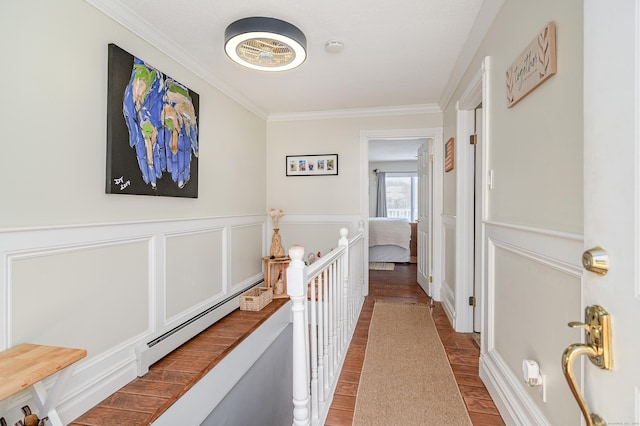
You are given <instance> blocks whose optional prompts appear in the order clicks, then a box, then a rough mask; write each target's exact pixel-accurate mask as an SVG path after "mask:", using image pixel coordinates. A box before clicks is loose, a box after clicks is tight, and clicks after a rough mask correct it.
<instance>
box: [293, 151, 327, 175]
mask: <svg viewBox="0 0 640 426" xmlns="http://www.w3.org/2000/svg"><path fill="white" fill-rule="evenodd" d="M285 167H286V175H287V176H336V175H337V174H338V154H318V155H315V154H314V155H287V157H286V164H285Z"/></svg>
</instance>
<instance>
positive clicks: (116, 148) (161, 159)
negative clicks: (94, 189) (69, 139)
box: [106, 44, 199, 198]
mask: <svg viewBox="0 0 640 426" xmlns="http://www.w3.org/2000/svg"><path fill="white" fill-rule="evenodd" d="M107 103H108V105H107V182H106V192H107V193H109V194H116V193H117V194H138V195H163V196H172V197H189V198H197V197H198V108H199V96H198V94H197V93H195V92H194V91H192V90H190V89H189V88H187V87H186V86H184V85H183V84H181V83H179V82H178V81H176V80H175V79H173V78H171V77H169V76H167V75H165V74H163V73H162V72H160V71H159V70H157V69H156V68H154V67H153V66H151V65H149V64H148V63H146V62H144V61H143V60H141V59H139V58H137V57H135V56H133V55H131V54H130V53H127V52H126V51H124V50H122V49H121V48H119V47H118V46H116V45H115V44H110V45H109V71H108V101H107Z"/></svg>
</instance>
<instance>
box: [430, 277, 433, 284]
mask: <svg viewBox="0 0 640 426" xmlns="http://www.w3.org/2000/svg"><path fill="white" fill-rule="evenodd" d="M429 282H430V283H432V282H433V277H432V276H431V275H429Z"/></svg>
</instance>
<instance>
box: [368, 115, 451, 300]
mask: <svg viewBox="0 0 640 426" xmlns="http://www.w3.org/2000/svg"><path fill="white" fill-rule="evenodd" d="M440 134H441V129H440V128H436V129H414V130H396V131H393V130H389V131H371V132H367V131H363V132H361V160H362V161H361V167H362V170H363V174H362V179H363V180H362V182H363V187H362V191H363V193H362V204H361V206H362V207H363V212H362V216H363V217H367V218H368V221H367V232H366V234H367V239H368V242H369V246H370V249H369V256H370V258H369V261H373V262H378V263H380V262H387V263H415V264H416V265H417V268H416V269H417V276H416V281H417V282H418V284H420V286H421V287H422V288H423V289H424V290H425V292H426V293H427V294H429V295H430V296H432V297H433V296H436V297H438V296H439V291H438V292H435V291H434V290H435V289H434V288H433V287H434V286H432V285H431V283H430V281H432V280H430V277H432V276H433V273H432V271H431V269H432V265H433V256H432V245H433V235H432V229H433V223H432V222H433V220H432V217H433V215H432V214H431V211H432V209H433V190H431V189H429V187H430V185H432V184H433V179H432V178H428V179H425V176H423V175H421V173H420V172H419V165H420V164H422V166H423V169H424V170H427V171H428V173H429V174H430V173H432V170H431V167H430V160H432V159H433V147H434V146H435V145H436V144H435V143H434V139H435V138H438V137H439V139H441V136H438V135H440ZM380 222H385V223H384V224H383V225H381V224H380ZM388 222H400V223H404V225H398V223H396V224H389V223H388ZM396 225H398V226H399V228H398V227H397V226H396ZM381 226H383V227H391V226H394V227H395V228H393V229H396V230H395V231H388V232H391V233H392V234H393V235H386V236H382V237H381V236H380V235H379V234H378V233H377V232H376V229H377V228H379V227H381ZM372 232H373V234H372ZM397 235H401V236H400V237H399V238H401V239H404V238H406V242H408V244H407V245H405V242H404V241H403V242H400V241H395V240H393V238H396V237H397ZM380 238H381V240H380ZM389 238H391V240H390V239H389ZM376 240H377V241H376ZM403 246H404V247H403ZM374 266H382V265H377V264H374Z"/></svg>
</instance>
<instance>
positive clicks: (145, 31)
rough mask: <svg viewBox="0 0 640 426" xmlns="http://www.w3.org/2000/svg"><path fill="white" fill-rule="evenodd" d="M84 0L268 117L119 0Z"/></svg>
mask: <svg viewBox="0 0 640 426" xmlns="http://www.w3.org/2000/svg"><path fill="white" fill-rule="evenodd" d="M85 2H86V3H88V4H90V5H91V6H93V7H95V8H96V9H98V10H99V11H100V12H102V13H103V14H105V15H106V16H108V17H109V18H111V19H113V20H114V21H115V22H117V23H118V24H120V25H122V26H123V27H124V28H126V29H127V30H129V31H131V32H132V33H134V34H135V35H137V36H138V37H140V38H141V39H143V40H144V41H146V42H147V43H149V44H151V45H152V46H153V47H155V48H157V49H158V50H160V51H161V52H162V53H164V54H165V55H167V56H168V57H170V58H171V59H173V60H174V61H176V62H178V63H179V64H180V65H182V66H184V67H185V68H187V69H188V70H189V71H191V72H193V73H194V74H196V75H197V76H198V77H200V78H202V79H203V80H205V81H206V82H207V83H209V84H211V85H212V86H213V87H215V88H216V89H218V90H220V91H221V92H222V93H224V94H225V95H227V96H228V97H230V98H231V99H233V100H234V101H236V102H238V103H239V104H240V105H242V106H243V107H245V108H247V109H248V110H249V111H251V112H253V113H254V114H256V115H257V116H259V117H260V118H262V119H263V120H266V119H267V118H268V116H269V115H268V114H267V112H266V111H264V110H263V109H261V108H259V107H258V106H257V105H256V104H255V103H253V102H251V101H250V100H249V99H247V98H246V97H245V96H243V95H241V94H240V93H238V92H237V91H235V90H233V89H232V88H231V87H229V86H227V85H226V84H224V83H223V82H222V81H220V80H219V79H218V78H217V77H216V76H215V75H213V73H211V71H209V70H208V69H207V68H206V67H205V66H203V65H202V64H201V63H200V62H199V61H198V60H197V59H195V58H194V57H193V56H191V55H189V54H187V53H185V52H184V50H182V49H181V48H180V47H179V46H177V45H176V44H175V43H174V42H173V41H172V40H171V39H168V38H167V37H165V36H164V35H163V34H162V33H160V32H159V31H157V30H156V29H155V28H154V27H153V26H151V25H150V24H149V23H148V22H147V21H145V20H143V19H141V18H140V17H139V16H138V15H136V14H135V13H133V12H132V11H131V10H130V9H128V8H127V7H126V6H125V5H124V4H123V3H122V2H120V1H114V0H85Z"/></svg>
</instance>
